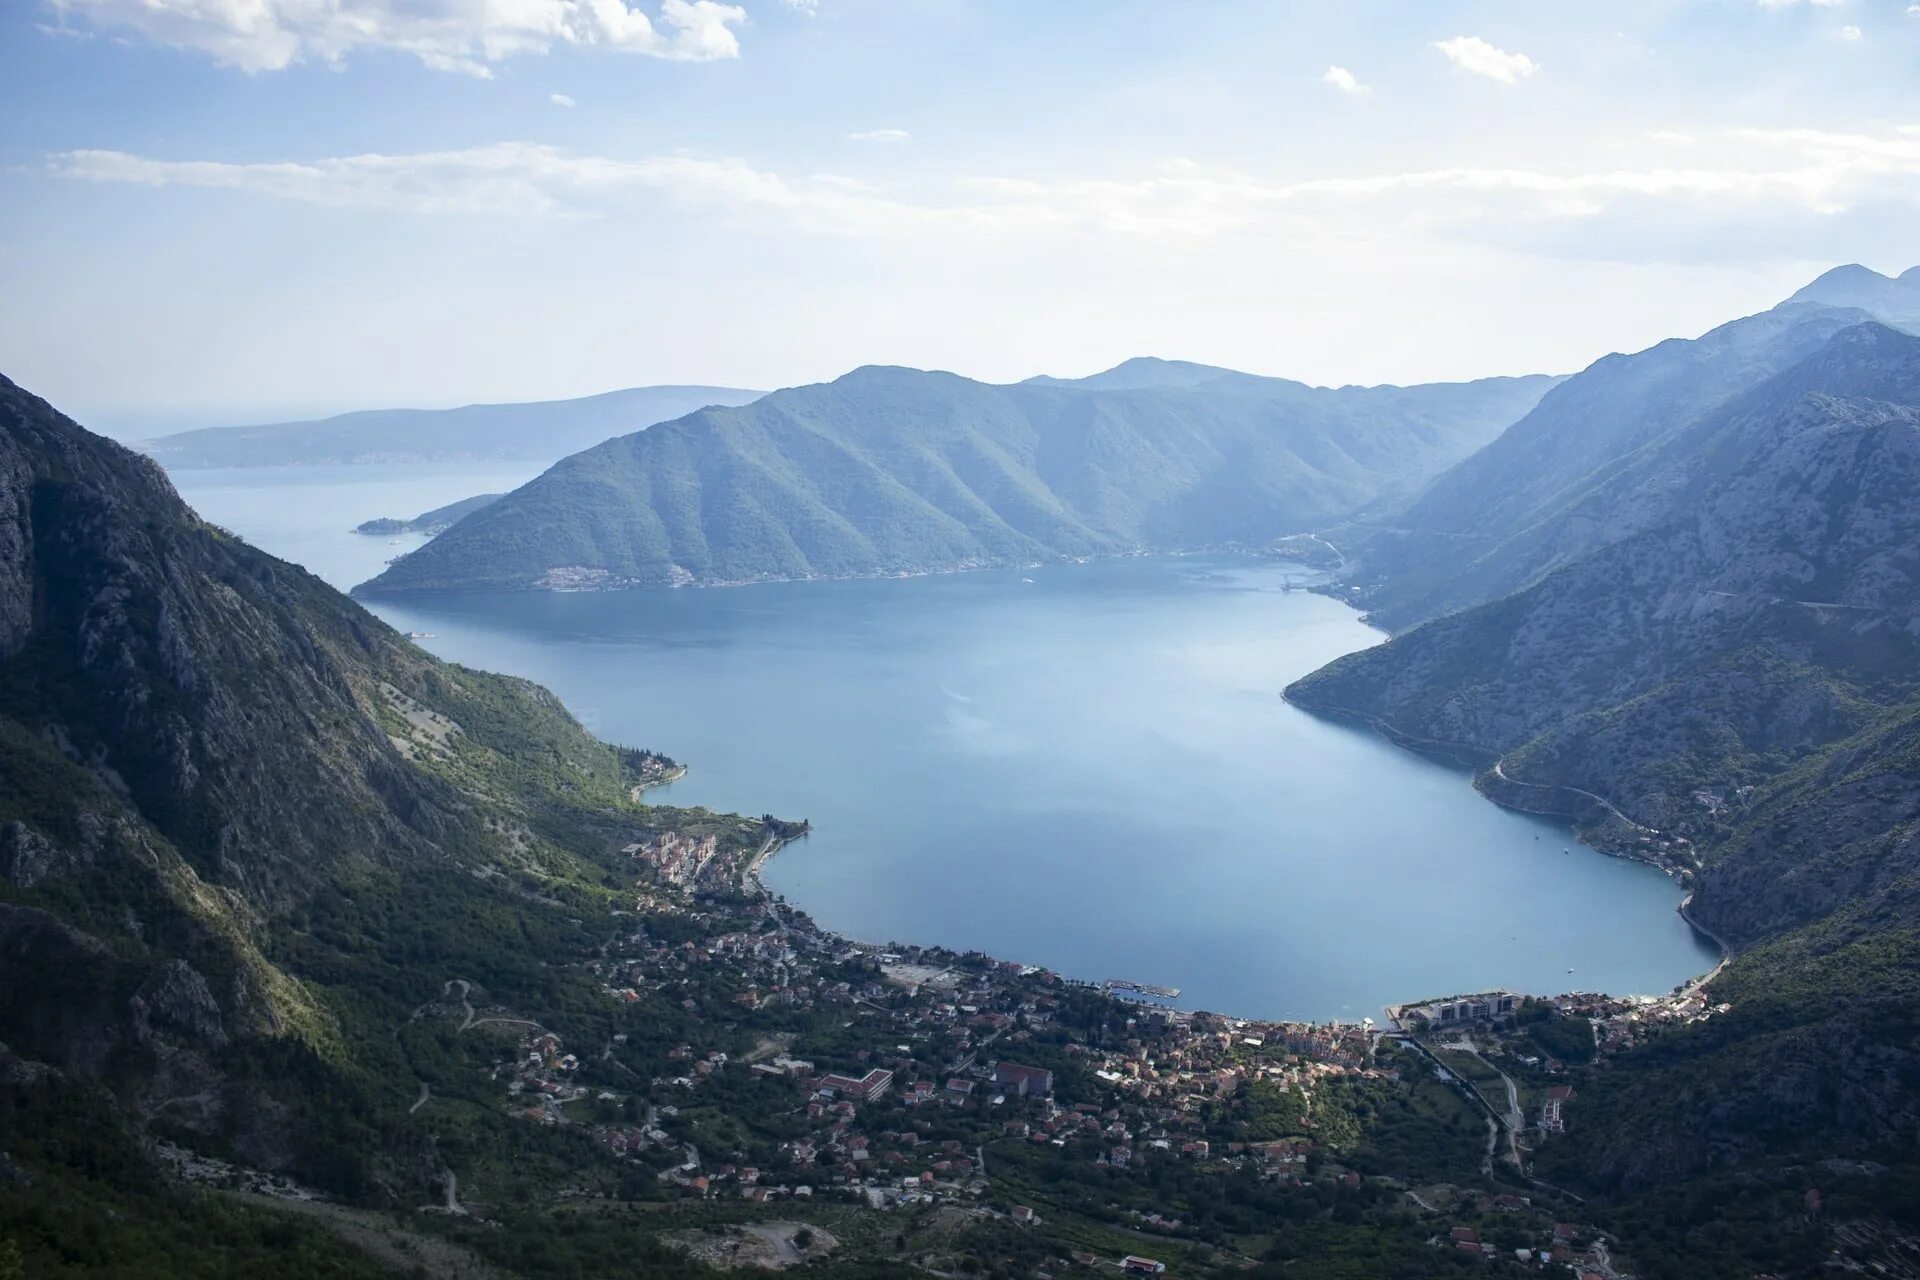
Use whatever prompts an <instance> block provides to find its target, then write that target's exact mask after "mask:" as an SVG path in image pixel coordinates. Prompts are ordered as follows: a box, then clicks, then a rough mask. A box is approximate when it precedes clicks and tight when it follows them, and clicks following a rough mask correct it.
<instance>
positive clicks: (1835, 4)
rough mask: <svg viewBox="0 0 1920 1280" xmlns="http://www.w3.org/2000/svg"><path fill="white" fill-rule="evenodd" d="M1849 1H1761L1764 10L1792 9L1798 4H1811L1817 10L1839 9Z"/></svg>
mask: <svg viewBox="0 0 1920 1280" xmlns="http://www.w3.org/2000/svg"><path fill="white" fill-rule="evenodd" d="M1846 2H1847V0H1760V7H1761V8H1762V9H1791V8H1793V7H1794V6H1795V5H1797V4H1801V3H1806V4H1811V5H1812V6H1813V7H1814V8H1816V9H1838V8H1839V7H1840V6H1841V5H1843V4H1845V3H1846Z"/></svg>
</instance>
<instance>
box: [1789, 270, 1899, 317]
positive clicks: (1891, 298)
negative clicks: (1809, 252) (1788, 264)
mask: <svg viewBox="0 0 1920 1280" xmlns="http://www.w3.org/2000/svg"><path fill="white" fill-rule="evenodd" d="M1787 301H1788V302H1789V303H1794V302H1818V303H1821V304H1823V305H1825V306H1829V307H1857V308H1859V309H1860V310H1862V311H1869V312H1872V313H1873V314H1874V315H1876V316H1879V317H1880V318H1881V319H1883V320H1887V321H1889V322H1891V323H1894V324H1905V323H1909V322H1912V321H1920V267H1910V268H1908V269H1907V270H1906V271H1905V272H1903V273H1901V275H1899V276H1898V277H1892V276H1883V275H1881V274H1880V273H1879V272H1878V271H1874V270H1872V269H1871V268H1868V267H1863V266H1860V265H1859V264H1858V263H1854V264H1851V265H1848V266H1844V267H1835V268H1834V269H1833V270H1831V271H1829V272H1827V273H1826V274H1825V275H1823V276H1821V277H1820V278H1819V279H1818V280H1815V281H1814V282H1813V283H1812V284H1810V285H1808V286H1807V287H1806V288H1804V289H1802V290H1800V291H1799V292H1798V293H1796V294H1794V295H1793V296H1792V297H1791V298H1789V299H1787Z"/></svg>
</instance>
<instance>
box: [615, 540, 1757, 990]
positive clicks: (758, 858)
mask: <svg viewBox="0 0 1920 1280" xmlns="http://www.w3.org/2000/svg"><path fill="white" fill-rule="evenodd" d="M1209 554H1219V553H1218V552H1216V551H1212V550H1203V551H1195V552H1183V553H1135V556H1144V555H1164V556H1167V557H1169V558H1175V557H1183V556H1189V555H1195V556H1197V555H1209ZM1239 554H1244V555H1248V556H1249V558H1252V559H1257V560H1261V561H1267V562H1271V561H1275V560H1286V559H1287V557H1284V556H1279V555H1274V554H1264V555H1263V554H1259V553H1250V552H1247V551H1245V550H1244V549H1240V551H1239ZM1120 558H1135V557H1131V556H1104V557H1089V558H1082V559H1079V560H1078V561H1077V562H1078V563H1087V562H1088V560H1090V559H1120ZM1043 563H1054V564H1061V563H1069V562H1068V561H1053V562H1043ZM1022 567H1031V564H1029V565H1024V566H1023V565H1013V564H995V565H990V566H979V570H991V569H1000V570H1013V569H1017V568H1022ZM1303 567H1307V566H1303ZM979 570H954V571H938V572H972V571H979ZM1313 571H1314V572H1316V573H1323V572H1324V570H1317V569H1316V570H1313ZM874 576H876V577H877V576H879V575H874ZM912 576H933V573H932V572H929V573H927V574H917V575H912ZM849 580H858V579H849V578H839V579H825V578H811V579H777V580H773V581H789V582H795V581H807V582H813V581H849ZM649 585H651V586H658V585H663V584H645V585H639V586H631V587H622V588H609V589H610V590H623V589H624V590H644V589H647V586H649ZM690 585H717V584H690ZM726 585H757V583H741V584H726ZM1328 598H1329V599H1334V600H1336V601H1337V602H1338V603H1341V604H1343V605H1345V607H1346V608H1347V609H1348V610H1349V611H1350V612H1353V613H1355V614H1359V611H1358V610H1357V609H1355V608H1354V606H1353V605H1351V604H1349V603H1347V602H1346V601H1342V600H1339V599H1338V597H1334V596H1329V597H1328ZM1360 618H1361V621H1362V622H1363V624H1365V625H1368V626H1370V627H1371V626H1372V624H1370V623H1366V622H1365V616H1364V615H1360ZM1373 629H1374V630H1379V629H1378V628H1377V627H1375V628H1373ZM1281 696H1282V697H1283V698H1284V699H1285V700H1286V701H1287V702H1288V703H1289V704H1290V705H1292V706H1294V707H1297V708H1298V709H1300V710H1302V711H1305V712H1307V713H1309V714H1312V715H1322V716H1327V717H1330V718H1334V719H1338V720H1346V721H1348V722H1351V723H1355V724H1358V725H1361V726H1363V727H1365V728H1367V729H1369V730H1371V731H1373V732H1376V733H1378V734H1379V735H1380V736H1381V737H1383V738H1385V739H1386V740H1387V741H1388V742H1389V743H1391V744H1392V745H1394V746H1396V747H1398V748H1400V749H1402V750H1407V751H1412V752H1415V753H1417V754H1421V755H1425V756H1428V757H1429V758H1438V759H1441V760H1442V761H1444V762H1445V763H1448V764H1450V765H1451V766H1453V767H1455V768H1459V769H1462V770H1472V771H1473V773H1474V776H1473V777H1471V778H1470V779H1469V780H1468V781H1469V785H1471V786H1473V788H1474V790H1475V791H1477V792H1478V793H1479V794H1480V796H1481V798H1482V799H1484V800H1487V801H1489V802H1491V803H1493V804H1496V805H1499V806H1500V807H1501V808H1503V809H1507V810H1510V811H1512V812H1515V813H1520V814H1526V815H1528V816H1532V817H1537V818H1544V819H1548V820H1550V821H1557V822H1564V823H1566V824H1567V825H1568V826H1569V828H1570V829H1571V830H1572V831H1573V832H1574V834H1575V838H1576V839H1579V838H1580V837H1579V830H1580V828H1579V824H1578V823H1577V822H1576V821H1575V820H1574V819H1573V818H1572V817H1570V816H1569V815H1567V814H1564V813H1553V812H1544V813H1543V812H1541V811H1538V810H1532V809H1528V808H1525V807H1523V806H1521V805H1518V804H1514V803H1510V802H1508V801H1507V800H1505V799H1503V798H1501V797H1500V796H1498V795H1493V794H1489V792H1488V791H1487V790H1486V789H1483V788H1482V787H1481V786H1480V785H1479V781H1480V777H1479V775H1480V774H1482V773H1484V772H1487V771H1488V770H1490V769H1497V767H1498V765H1499V763H1500V760H1501V759H1502V757H1501V756H1499V754H1498V753H1496V752H1494V751H1492V750H1490V749H1488V748H1485V747H1480V746H1477V745H1475V744H1471V743H1465V742H1458V741H1449V740H1444V739H1431V738H1423V737H1420V736H1419V735H1416V734H1409V733H1405V732H1403V731H1401V730H1398V729H1396V728H1395V727H1394V726H1392V725H1391V724H1388V723H1387V722H1385V721H1383V720H1381V719H1380V718H1379V717H1377V716H1373V715H1371V714H1369V713H1366V712H1361V711H1354V710H1350V709H1347V708H1342V707H1334V706H1325V705H1316V704H1313V703H1310V702H1306V701H1302V700H1297V699H1296V698H1294V697H1293V695H1292V694H1291V692H1290V691H1289V690H1287V689H1283V690H1281ZM1489 762H1490V763H1489ZM687 772H688V769H687V766H685V765H676V766H675V768H674V769H673V770H671V771H669V772H668V773H667V774H665V775H663V776H660V777H658V778H655V779H653V780H650V781H648V782H647V783H645V784H643V785H642V786H639V787H636V788H635V791H634V799H635V802H636V803H639V799H640V795H641V793H642V792H644V791H646V790H650V789H652V788H654V787H659V786H666V785H670V784H672V783H673V782H677V781H679V780H680V779H682V778H684V777H685V776H686V775H687ZM1515 785H1537V786H1541V787H1543V788H1545V787H1547V785H1548V784H1521V783H1517V782H1516V783H1515ZM1556 789H1557V788H1556ZM808 834H810V832H802V833H800V834H798V835H780V834H778V833H777V832H769V833H768V834H767V836H766V839H765V840H764V841H763V843H762V844H761V845H760V847H759V848H758V849H756V850H754V851H753V852H752V853H751V854H749V855H748V856H747V857H746V858H745V859H744V860H743V861H742V862H741V863H740V864H739V866H738V869H737V871H736V872H735V874H734V876H733V883H734V886H735V888H736V889H737V890H738V891H739V892H740V893H741V894H742V895H743V896H745V897H747V898H749V899H753V900H756V901H760V902H764V903H766V904H769V905H771V904H773V903H775V902H779V903H780V904H781V905H782V906H783V907H785V909H786V910H788V911H790V912H793V913H794V914H796V915H797V916H799V917H800V918H801V919H803V920H804V921H805V923H806V926H807V927H808V928H809V929H810V930H812V931H813V932H814V933H815V934H817V935H818V936H820V937H822V938H827V939H832V940H834V941H836V942H839V943H842V944H845V945H847V946H855V947H861V948H866V949H870V950H876V951H891V950H895V949H913V950H940V951H953V952H955V954H973V952H970V951H967V950H964V949H962V950H958V951H956V950H955V948H954V947H952V946H950V945H947V944H941V943H934V944H927V943H920V942H913V941H909V940H904V939H890V940H888V941H885V942H875V941H871V940H863V939H859V938H854V937H851V936H849V935H847V934H844V933H841V932H839V931H837V930H834V929H829V928H826V927H823V926H821V925H820V924H818V923H817V922H815V921H814V920H813V918H812V916H811V915H810V914H809V913H808V912H807V911H806V910H805V908H804V907H801V906H799V905H798V904H795V903H791V902H787V901H786V900H785V899H784V897H782V896H781V895H779V894H777V893H775V892H774V891H773V889H772V888H770V887H769V886H768V884H767V883H766V879H765V873H766V868H767V866H768V864H769V863H770V862H771V861H772V859H773V858H774V857H775V856H777V855H778V854H779V853H780V852H781V851H782V850H784V849H785V848H786V847H787V846H788V845H789V844H791V843H793V842H794V841H795V840H797V839H801V838H804V837H805V836H806V835H808ZM1581 843H1582V845H1583V847H1585V848H1586V849H1588V850H1589V851H1590V852H1594V853H1599V854H1602V855H1604V856H1606V857H1611V858H1617V859H1619V860H1621V861H1626V862H1637V863H1640V864H1642V865H1645V866H1651V867H1655V868H1657V869H1659V870H1661V871H1662V872H1663V873H1664V874H1666V875H1667V876H1668V877H1669V878H1670V879H1671V878H1672V877H1673V875H1674V872H1673V870H1672V869H1670V868H1668V867H1665V866H1663V865H1662V864H1661V863H1659V862H1658V861H1656V860H1654V859H1652V858H1648V857H1645V856H1641V855H1639V854H1637V853H1636V852H1633V851H1625V850H1616V849H1610V848H1604V847H1600V846H1598V845H1594V844H1588V843H1587V842H1586V841H1585V840H1582V841H1581ZM1691 900H1692V894H1691V892H1689V893H1687V894H1686V896H1685V897H1684V898H1683V899H1682V900H1681V902H1680V903H1678V904H1676V906H1675V908H1674V909H1675V911H1676V912H1677V913H1678V914H1679V915H1680V917H1681V918H1682V919H1683V920H1684V921H1685V922H1686V923H1687V925H1688V927H1689V929H1690V930H1691V931H1692V932H1693V933H1694V935H1695V936H1696V937H1699V938H1704V939H1706V940H1707V941H1708V942H1710V943H1711V944H1712V945H1713V947H1714V949H1715V951H1716V952H1717V953H1718V957H1719V958H1718V960H1717V962H1716V963H1715V964H1714V965H1713V966H1712V967H1711V968H1710V969H1708V970H1706V971H1705V972H1702V973H1697V974H1694V975H1692V976H1691V977H1689V978H1687V979H1686V980H1685V981H1684V983H1682V984H1681V986H1680V987H1679V988H1670V989H1669V990H1673V989H1684V990H1694V989H1697V988H1699V987H1702V986H1705V985H1706V984H1707V983H1708V982H1710V981H1712V979H1713V978H1715V977H1717V976H1718V975H1719V974H1720V972H1721V971H1722V970H1723V969H1724V968H1725V967H1726V965H1727V963H1728V962H1729V961H1730V959H1731V958H1732V952H1731V950H1730V949H1729V948H1728V947H1727V946H1726V945H1725V943H1724V942H1723V941H1722V940H1721V939H1720V938H1719V937H1718V936H1717V935H1715V934H1714V933H1713V932H1712V931H1711V930H1708V929H1705V928H1703V927H1701V926H1700V925H1699V924H1697V923H1696V922H1695V921H1694V919H1693V918H1692V916H1691V915H1690V914H1689V912H1688V910H1687V906H1688V904H1689V903H1690V902H1691ZM977 954H980V955H983V956H986V957H987V958H988V959H990V960H993V961H994V962H996V963H1000V964H1008V965H1021V966H1022V967H1031V968H1035V969H1044V970H1046V971H1048V972H1054V973H1055V976H1056V977H1059V978H1061V979H1062V980H1063V981H1067V982H1071V983H1075V984H1076V985H1082V986H1088V987H1095V988H1099V987H1102V986H1103V981H1104V980H1101V979H1091V978H1089V979H1083V978H1078V977H1074V976H1071V975H1067V974H1063V973H1058V972H1057V971H1053V970H1051V969H1050V967H1048V966H1038V965H1034V966H1029V965H1026V964H1025V962H1020V961H1010V960H1007V959H1005V958H1004V957H1000V956H994V955H992V954H991V953H988V952H985V951H979V952H977ZM1168 985H1171V984H1168ZM1515 994H1518V995H1524V996H1534V997H1538V998H1543V999H1553V998H1555V996H1556V995H1563V994H1569V993H1565V992H1562V993H1551V992H1515ZM1602 994H1606V995H1609V996H1615V997H1616V998H1623V999H1624V998H1630V997H1633V996H1641V995H1660V994H1665V992H1661V993H1643V992H1628V993H1614V992H1603V993H1602ZM1432 999H1433V997H1414V998H1407V999H1398V998H1396V999H1394V1000H1390V1001H1385V1002H1383V1003H1382V1004H1381V1005H1380V1006H1379V1007H1378V1008H1376V1009H1374V1010H1373V1016H1377V1017H1380V1018H1382V1019H1383V1020H1384V1021H1385V1022H1387V1023H1388V1024H1389V1025H1392V1010H1394V1009H1398V1008H1408V1007H1413V1006H1415V1005H1419V1004H1423V1003H1429V1002H1430V1001H1431V1000H1432ZM1192 1012H1194V1013H1207V1014H1213V1015H1215V1016H1222V1017H1228V1018H1244V1019H1247V1020H1250V1021H1266V1022H1281V1023H1294V1024H1299V1025H1319V1024H1320V1023H1322V1022H1325V1023H1328V1024H1334V1023H1341V1022H1348V1021H1351V1022H1355V1023H1358V1022H1359V1021H1361V1016H1360V1015H1354V1016H1353V1017H1351V1018H1349V1017H1343V1016H1335V1017H1330V1018H1326V1019H1316V1018H1298V1017H1294V1016H1291V1015H1286V1016H1273V1017H1255V1016H1251V1015H1246V1014H1239V1013H1232V1012H1226V1011H1221V1010H1210V1009H1205V1008H1200V1007H1197V1006H1196V1007H1195V1008H1194V1009H1193V1010H1192Z"/></svg>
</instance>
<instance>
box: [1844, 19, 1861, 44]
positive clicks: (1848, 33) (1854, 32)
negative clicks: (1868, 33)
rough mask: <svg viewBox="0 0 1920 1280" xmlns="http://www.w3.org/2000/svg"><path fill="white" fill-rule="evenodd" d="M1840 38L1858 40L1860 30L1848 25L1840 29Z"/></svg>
mask: <svg viewBox="0 0 1920 1280" xmlns="http://www.w3.org/2000/svg"><path fill="white" fill-rule="evenodd" d="M1840 38H1841V39H1842V40H1858V39H1859V38H1860V28H1858V27H1856V26H1854V25H1852V24H1851V23H1849V24H1848V25H1846V26H1844V27H1842V28H1840Z"/></svg>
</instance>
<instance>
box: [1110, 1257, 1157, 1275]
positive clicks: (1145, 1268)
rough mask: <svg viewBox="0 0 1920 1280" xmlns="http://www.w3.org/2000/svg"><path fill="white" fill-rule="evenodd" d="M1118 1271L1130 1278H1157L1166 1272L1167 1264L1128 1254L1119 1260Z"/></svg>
mask: <svg viewBox="0 0 1920 1280" xmlns="http://www.w3.org/2000/svg"><path fill="white" fill-rule="evenodd" d="M1120 1269H1121V1270H1122V1271H1124V1272H1126V1273H1127V1274H1128V1275H1130V1276H1157V1275H1160V1274H1162V1273H1164V1272H1165V1271H1166V1269H1167V1264H1166V1263H1164V1262H1155V1261H1154V1260H1153V1259H1152V1258H1143V1257H1141V1256H1140V1255H1138V1254H1135V1253H1130V1254H1128V1255H1127V1256H1126V1257H1124V1258H1122V1259H1120Z"/></svg>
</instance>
